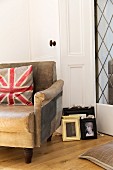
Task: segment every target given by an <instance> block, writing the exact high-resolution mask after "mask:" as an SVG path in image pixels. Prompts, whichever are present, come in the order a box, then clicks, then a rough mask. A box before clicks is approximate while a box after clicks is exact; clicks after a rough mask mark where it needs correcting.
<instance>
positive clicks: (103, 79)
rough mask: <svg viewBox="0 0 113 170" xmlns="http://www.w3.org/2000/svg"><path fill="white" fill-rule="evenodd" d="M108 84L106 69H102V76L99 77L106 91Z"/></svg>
mask: <svg viewBox="0 0 113 170" xmlns="http://www.w3.org/2000/svg"><path fill="white" fill-rule="evenodd" d="M107 82H108V77H107V75H106V72H105V70H104V69H102V71H101V74H100V76H99V85H100V87H101V88H102V90H104V88H105V86H106V83H107Z"/></svg>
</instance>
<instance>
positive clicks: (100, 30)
mask: <svg viewBox="0 0 113 170" xmlns="http://www.w3.org/2000/svg"><path fill="white" fill-rule="evenodd" d="M95 26H96V27H95V28H96V29H95V36H96V41H95V43H96V55H95V56H96V101H97V121H98V129H99V131H101V132H103V133H107V134H111V135H113V127H112V125H111V124H113V123H112V122H110V121H111V119H113V0H95ZM106 121H108V122H107V123H106Z"/></svg>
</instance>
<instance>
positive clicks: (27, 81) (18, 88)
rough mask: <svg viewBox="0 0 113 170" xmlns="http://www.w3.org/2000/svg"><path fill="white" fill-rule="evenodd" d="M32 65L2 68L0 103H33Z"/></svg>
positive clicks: (0, 71)
mask: <svg viewBox="0 0 113 170" xmlns="http://www.w3.org/2000/svg"><path fill="white" fill-rule="evenodd" d="M32 93H33V69H32V66H31V65H30V66H21V67H15V68H3V69H0V104H8V105H32Z"/></svg>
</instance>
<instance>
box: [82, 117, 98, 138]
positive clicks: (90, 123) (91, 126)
mask: <svg viewBox="0 0 113 170" xmlns="http://www.w3.org/2000/svg"><path fill="white" fill-rule="evenodd" d="M80 129H81V139H83V140H84V139H85V140H87V139H97V127H96V119H95V118H84V119H80Z"/></svg>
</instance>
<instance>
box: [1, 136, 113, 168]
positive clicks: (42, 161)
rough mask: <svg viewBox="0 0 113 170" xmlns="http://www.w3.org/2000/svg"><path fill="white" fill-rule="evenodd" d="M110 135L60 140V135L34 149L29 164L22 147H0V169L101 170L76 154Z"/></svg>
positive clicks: (112, 138) (106, 140) (109, 137)
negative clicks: (76, 139)
mask: <svg viewBox="0 0 113 170" xmlns="http://www.w3.org/2000/svg"><path fill="white" fill-rule="evenodd" d="M112 140H113V137H111V136H107V135H104V136H100V135H99V136H98V139H92V140H80V141H70V142H62V138H61V136H60V135H57V136H53V137H52V141H51V142H48V143H45V144H43V145H42V146H41V147H40V148H35V149H34V155H33V160H32V163H31V164H25V163H24V155H23V149H18V148H7V147H1V148H0V170H102V169H103V168H101V167H99V166H97V165H95V164H94V163H91V162H90V161H87V160H83V159H79V158H78V156H79V155H80V154H82V153H83V152H85V151H86V150H88V149H89V148H92V147H93V146H97V145H101V144H104V143H107V142H109V141H112Z"/></svg>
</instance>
